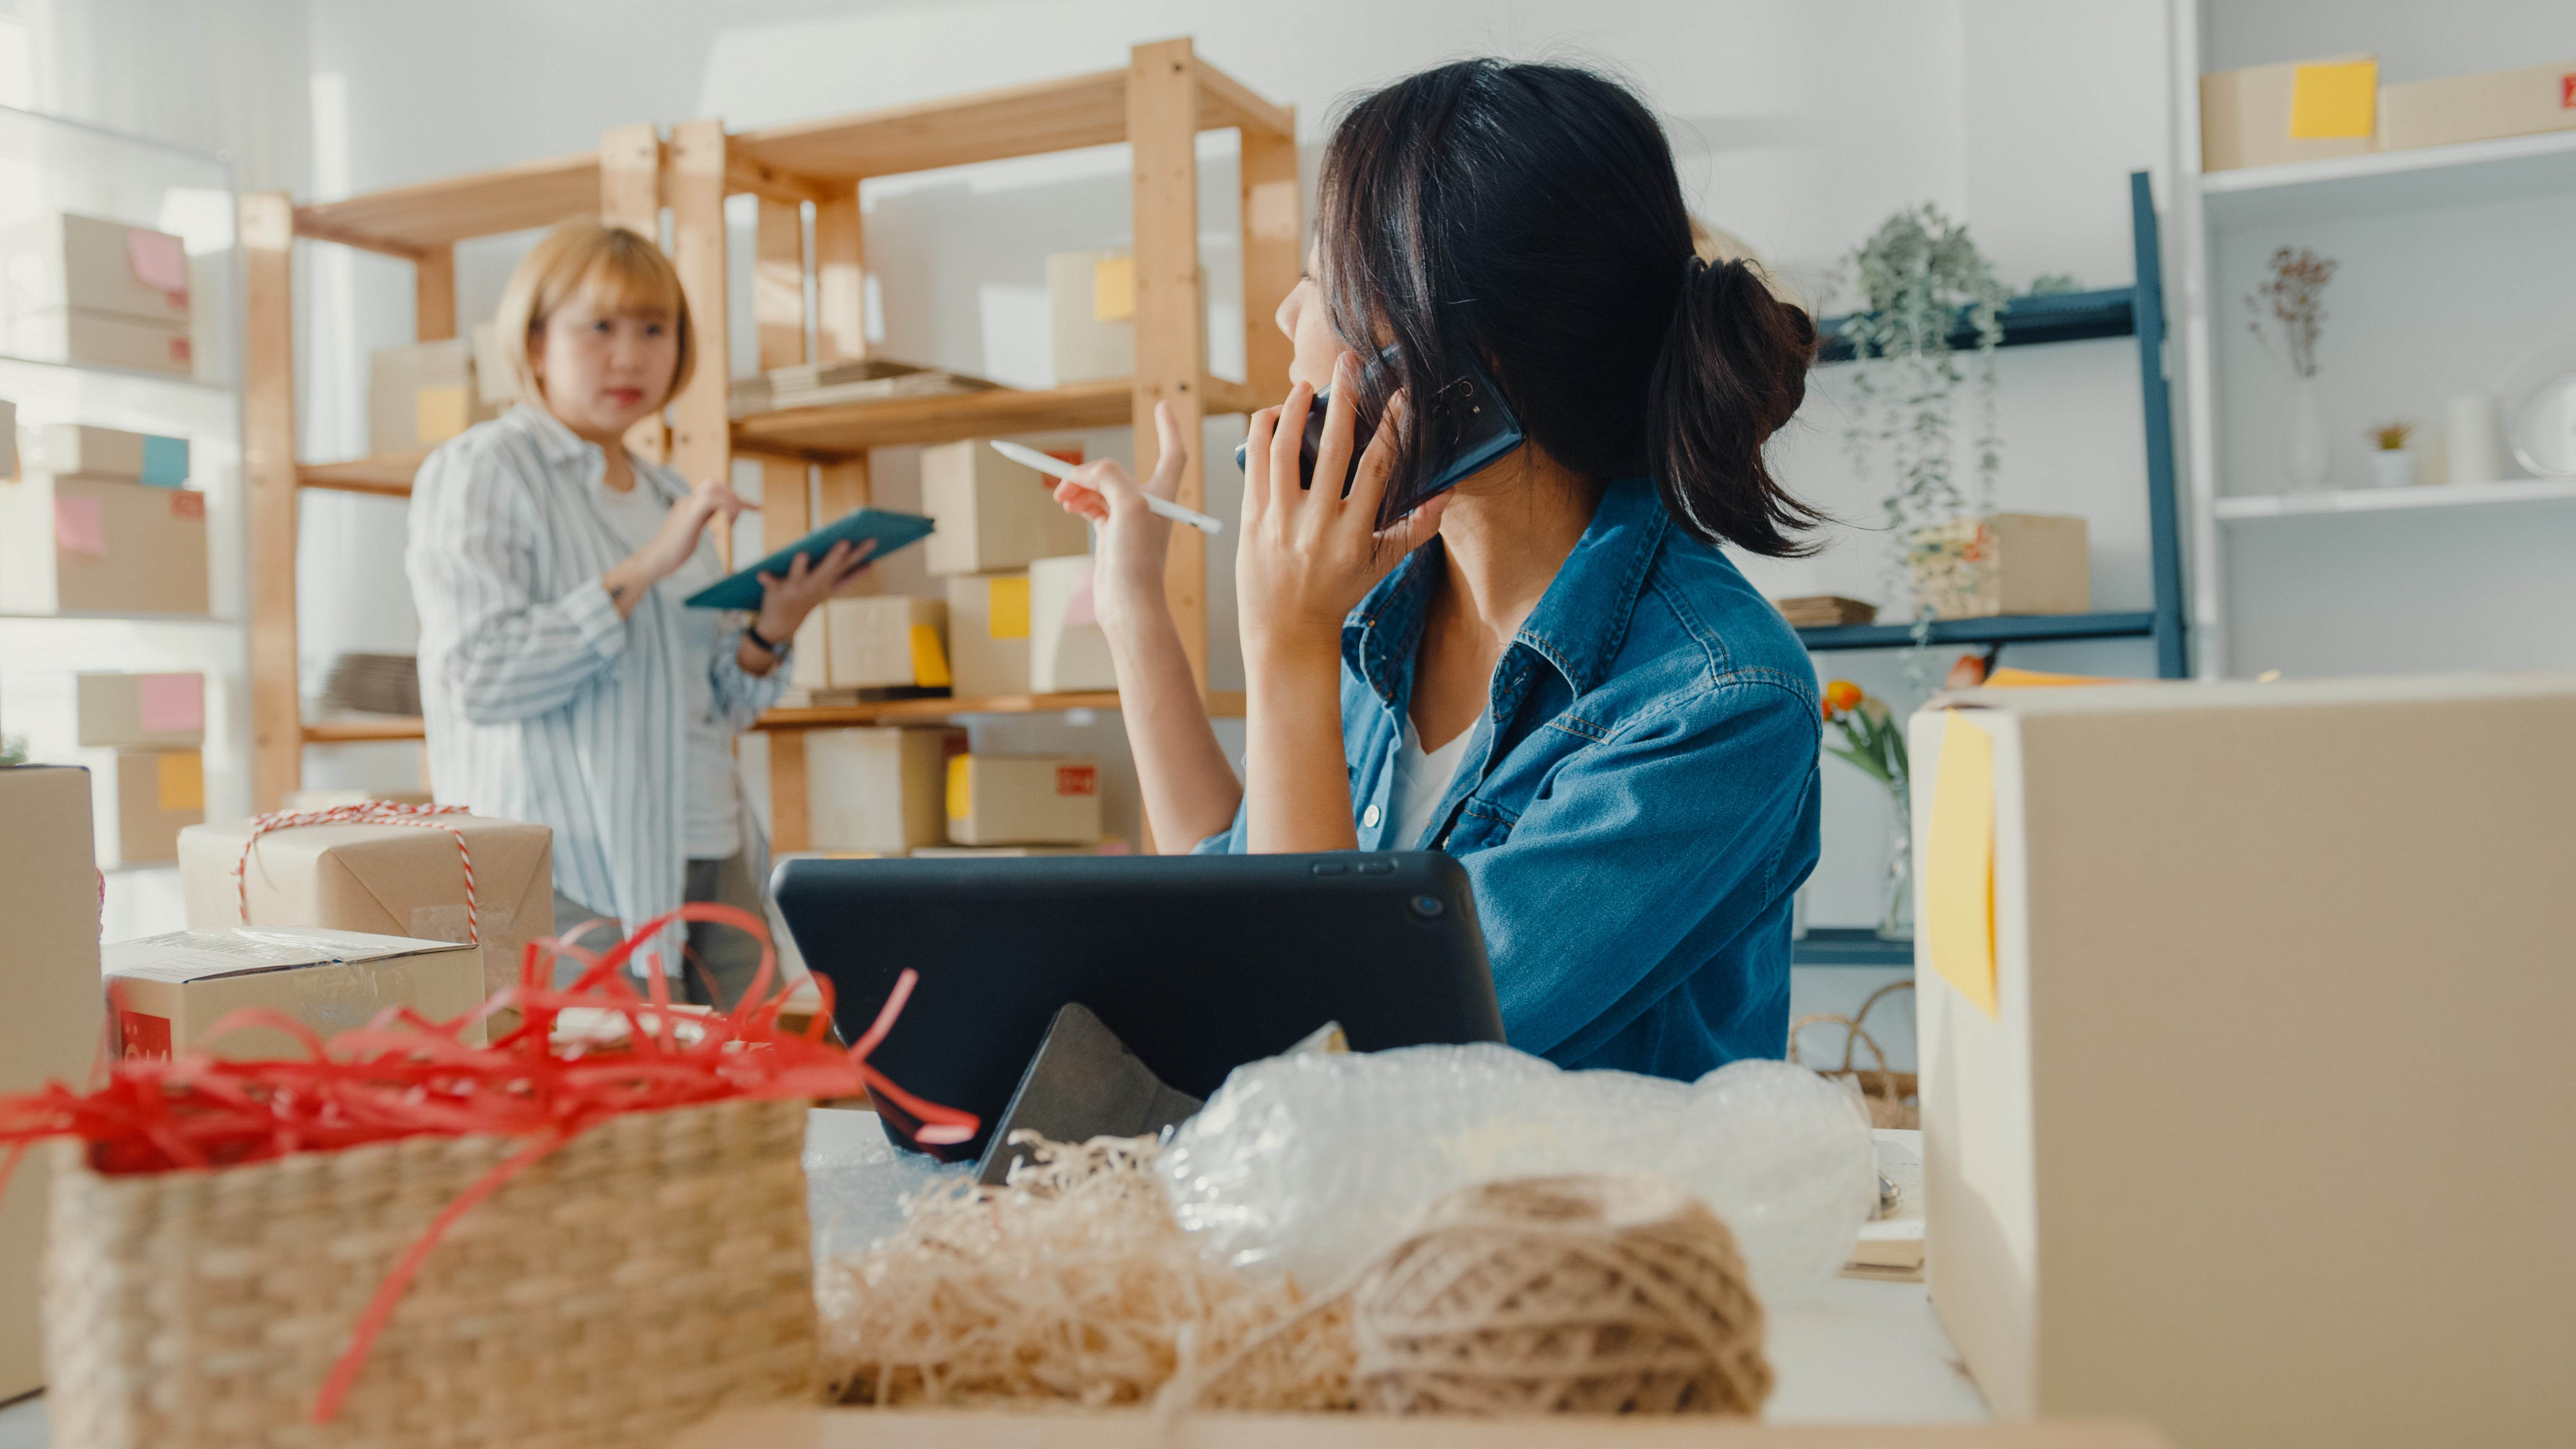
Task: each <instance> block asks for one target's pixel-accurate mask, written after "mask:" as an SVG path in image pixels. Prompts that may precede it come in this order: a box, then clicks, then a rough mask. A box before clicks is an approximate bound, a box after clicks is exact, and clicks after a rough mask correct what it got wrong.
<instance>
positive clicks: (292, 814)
mask: <svg viewBox="0 0 2576 1449" xmlns="http://www.w3.org/2000/svg"><path fill="white" fill-rule="evenodd" d="M467 813H468V811H467V809H466V807H465V806H462V805H404V804H400V803H398V802H395V801H392V800H370V801H368V802H367V803H366V804H364V805H334V806H332V807H331V808H330V809H328V810H273V811H270V812H269V813H268V814H266V815H254V816H252V817H251V818H250V839H248V840H245V841H243V842H242V853H241V859H240V861H239V862H237V863H235V865H234V866H233V887H234V890H235V892H236V893H237V894H238V896H239V897H240V899H241V922H242V924H243V925H245V926H247V925H249V924H250V851H251V847H252V846H254V845H257V844H259V838H260V837H261V836H263V835H266V834H268V833H269V832H270V831H272V830H293V829H295V828H296V827H297V826H300V825H409V826H413V827H415V828H417V829H421V830H444V831H446V832H447V833H448V834H450V835H453V836H455V837H456V858H457V860H458V861H459V862H461V863H462V864H463V865H464V867H465V939H466V940H467V941H468V942H469V943H471V944H473V945H476V946H480V945H482V944H483V927H482V922H481V921H480V920H479V919H477V917H476V916H475V913H474V852H473V851H471V850H469V849H467V848H466V845H465V832H464V831H462V830H459V829H457V828H456V827H455V826H453V825H441V824H439V823H438V822H437V821H435V820H431V819H427V818H424V817H427V816H432V815H463V814H467Z"/></svg>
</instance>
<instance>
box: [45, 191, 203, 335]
mask: <svg viewBox="0 0 2576 1449" xmlns="http://www.w3.org/2000/svg"><path fill="white" fill-rule="evenodd" d="M64 308H72V309H76V310H82V311H90V312H105V313H113V314H116V315H120V316H125V317H131V318H133V319H135V320H137V321H145V322H154V323H160V324H163V325H165V326H175V327H177V328H178V329H179V331H180V333H181V334H182V335H185V333H186V332H187V330H188V315H189V309H188V248H187V245H186V244H185V243H184V242H182V241H181V240H180V239H179V238H177V237H175V236H172V235H170V234H169V233H167V232H158V231H152V230H150V229H148V228H145V227H139V226H127V225H126V224H125V223H123V222H119V221H107V220H105V219H103V218H100V217H95V216H75V215H72V214H69V213H66V212H56V213H54V214H52V215H49V216H40V217H37V218H36V219H35V220H33V221H27V222H21V223H19V224H18V225H16V226H13V227H11V228H9V229H8V230H7V231H6V232H0V312H6V313H7V314H8V315H10V316H13V317H18V316H24V315H26V314H28V313H31V312H45V311H55V312H59V311H61V310H63V309H64Z"/></svg>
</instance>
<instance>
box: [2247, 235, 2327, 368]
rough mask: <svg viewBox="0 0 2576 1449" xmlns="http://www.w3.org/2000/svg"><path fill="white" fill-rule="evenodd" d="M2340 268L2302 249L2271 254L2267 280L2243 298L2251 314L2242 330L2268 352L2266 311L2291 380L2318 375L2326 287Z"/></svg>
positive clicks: (2270, 347)
mask: <svg viewBox="0 0 2576 1449" xmlns="http://www.w3.org/2000/svg"><path fill="white" fill-rule="evenodd" d="M2339 265H2341V264H2340V263H2338V262H2336V261H2335V260H2334V259H2333V258H2332V257H2321V256H2318V255H2317V254H2316V253H2315V252H2312V251H2309V250H2308V249H2307V248H2306V247H2283V248H2281V249H2280V250H2279V251H2276V252H2274V253H2272V274H2271V276H2270V277H2269V278H2268V279H2267V280H2265V282H2264V283H2263V285H2262V286H2260V287H2257V288H2255V289H2254V290H2253V291H2252V292H2251V293H2249V294H2248V295H2247V296H2246V298H2245V310H2246V311H2248V312H2250V313H2252V314H2253V320H2252V321H2250V322H2248V323H2246V324H2245V325H2246V328H2247V330H2249V331H2251V332H2252V333H2253V334H2254V340H2255V341H2256V342H2259V343H2261V344H2262V345H2263V350H2264V351H2265V352H2267V353H2270V352H2272V339H2271V338H2270V337H2268V336H2266V335H2265V333H2264V330H2263V323H2264V314H2265V313H2266V312H2267V311H2268V312H2269V313H2270V314H2271V322H2272V324H2273V325H2274V326H2275V327H2277V328H2279V329H2280V333H2281V349H2282V353H2286V354H2287V356H2286V358H2285V359H2284V360H2285V361H2286V362H2287V364H2288V366H2289V369H2290V373H2291V375H2292V376H2294V377H2314V376H2316V375H2317V334H2318V332H2319V331H2320V330H2321V329H2322V328H2323V327H2324V326H2325V320H2326V308H2325V296H2326V284H2327V283H2328V282H2331V281H2333V280H2334V274H2335V269H2336V268H2337V267H2338V266H2339ZM2275 355H2280V354H2275Z"/></svg>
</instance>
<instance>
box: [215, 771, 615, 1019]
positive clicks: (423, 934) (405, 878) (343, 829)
mask: <svg viewBox="0 0 2576 1449" xmlns="http://www.w3.org/2000/svg"><path fill="white" fill-rule="evenodd" d="M422 822H423V823H422V824H420V825H300V826H296V827H293V828H291V829H286V830H272V831H269V832H268V833H266V834H264V835H262V836H260V837H259V839H258V841H257V842H256V843H251V826H250V822H249V821H247V820H227V821H222V822H219V823H216V824H212V825H200V826H197V827H196V828H194V829H192V830H188V831H185V832H183V833H182V834H181V835H180V837H179V874H180V880H181V885H182V888H183V890H184V891H185V894H186V897H187V906H188V926H189V929H191V930H211V929H215V928H218V927H226V926H242V925H248V926H250V927H253V928H257V929H266V928H268V927H271V926H294V927H299V928H300V927H307V926H310V927H316V928H322V929H328V930H334V931H356V932H361V933H365V934H367V935H371V936H399V937H404V938H408V939H412V940H419V941H447V942H452V943H464V942H467V941H469V940H470V939H471V938H470V937H469V935H468V933H467V930H466V909H465V888H466V879H465V864H466V861H467V860H468V859H470V860H471V861H472V862H473V868H474V878H473V887H474V924H475V925H476V926H478V927H479V928H480V930H481V933H482V938H483V950H482V963H483V964H482V968H481V969H482V973H483V974H482V976H481V977H480V978H479V979H480V980H481V982H482V984H483V988H482V994H483V995H486V996H488V995H489V994H491V993H492V992H494V991H498V990H500V989H501V988H502V987H504V986H512V985H516V984H517V983H518V980H519V957H520V954H521V950H522V948H523V947H524V946H525V945H526V944H527V942H528V941H529V940H530V939H532V938H534V937H537V936H545V935H551V934H553V931H554V920H555V887H554V832H553V831H551V830H549V829H547V828H546V827H545V826H542V825H530V824H528V823H526V822H524V821H518V820H493V819H489V818H486V817H484V816H479V815H432V816H424V817H422ZM451 831H453V832H455V833H454V834H451V833H450V832H451ZM458 835H462V836H463V837H464V845H465V852H464V854H462V855H460V853H459V852H458V850H457V836H458ZM245 844H249V845H250V856H249V863H248V868H247V869H246V870H242V874H240V875H239V876H236V875H235V874H234V871H235V870H237V869H241V868H242V866H243V856H242V847H243V846H244V845H245ZM245 894H246V895H247V897H248V903H249V907H250V916H249V919H248V921H247V922H245V921H244V919H243V916H242V906H243V901H244V896H245ZM566 924H570V923H569V922H567V923H566ZM475 999H476V1000H478V1001H479V1000H481V999H482V997H481V996H477V997H476V998H475Z"/></svg>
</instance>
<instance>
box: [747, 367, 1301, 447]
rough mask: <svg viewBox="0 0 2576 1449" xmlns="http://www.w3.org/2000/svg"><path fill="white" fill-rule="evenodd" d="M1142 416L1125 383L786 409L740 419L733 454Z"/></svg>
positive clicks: (1221, 397)
mask: <svg viewBox="0 0 2576 1449" xmlns="http://www.w3.org/2000/svg"><path fill="white" fill-rule="evenodd" d="M1199 386H1200V387H1201V388H1202V389H1203V390H1204V392H1205V395H1206V398H1207V403H1206V410H1207V411H1208V412H1211V413H1241V412H1250V411H1251V410H1252V409H1253V408H1255V407H1264V406H1267V405H1268V404H1267V403H1263V402H1260V401H1258V400H1257V399H1256V397H1255V395H1254V393H1253V390H1252V389H1251V388H1250V387H1248V386H1246V385H1244V384H1242V383H1239V382H1230V381H1228V380H1226V379H1224V378H1221V377H1203V378H1201V379H1200V380H1199ZM1135 408H1136V402H1135V385H1134V384H1133V383H1132V382H1130V381H1129V380H1128V379H1126V378H1123V377H1113V378H1105V379H1102V380H1101V381H1098V382H1077V383H1074V384H1072V385H1071V386H1069V387H1057V388H1046V389H1041V390H1030V391H1021V390H1019V389H1016V388H1001V389H996V390H995V391H992V392H973V393H959V394H957V395H955V396H953V397H928V398H903V399H899V400H896V401H892V402H874V403H844V404H841V405H838V406H833V407H815V408H781V409H780V410H778V411H776V412H769V413H754V414H752V415H751V416H750V417H746V418H737V419H735V420H734V424H733V446H734V451H735V452H737V453H757V454H762V455H765V456H771V457H776V456H782V455H783V456H788V457H797V456H803V457H811V458H822V459H829V458H835V457H842V456H847V455H851V454H857V453H863V452H865V451H867V450H868V449H870V448H888V447H894V446H897V445H900V444H905V443H945V442H953V441H955V440H957V439H959V438H982V437H992V436H1003V435H1008V434H1011V433H1038V432H1045V431H1047V430H1049V429H1051V428H1107V427H1116V426H1119V425H1121V424H1125V423H1129V422H1132V421H1134V419H1135Z"/></svg>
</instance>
